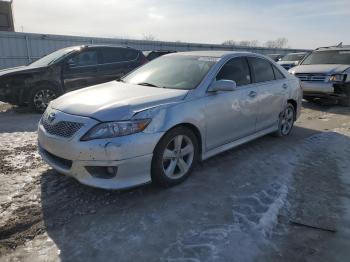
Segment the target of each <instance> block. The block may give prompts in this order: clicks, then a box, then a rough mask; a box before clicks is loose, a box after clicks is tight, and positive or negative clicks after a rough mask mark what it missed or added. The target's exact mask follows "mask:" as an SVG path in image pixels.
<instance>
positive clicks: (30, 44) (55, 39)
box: [0, 32, 306, 69]
mask: <svg viewBox="0 0 350 262" xmlns="http://www.w3.org/2000/svg"><path fill="white" fill-rule="evenodd" d="M84 44H85V45H86V44H107V45H118V46H129V47H133V48H136V49H139V50H176V51H190V50H236V51H237V50H241V51H251V52H256V53H261V54H286V53H290V52H301V51H306V50H301V49H278V48H265V47H242V46H230V45H216V44H199V43H184V42H165V41H147V40H131V39H116V38H97V37H81V36H66V35H47V34H32V33H17V32H0V69H2V68H8V67H15V66H20V65H25V64H28V63H30V62H32V61H34V60H36V59H38V58H40V57H42V56H44V55H46V54H48V53H51V52H53V51H55V50H57V49H60V48H63V47H67V46H73V45H84Z"/></svg>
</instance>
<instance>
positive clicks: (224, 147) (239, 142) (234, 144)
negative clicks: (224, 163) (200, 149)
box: [202, 126, 277, 160]
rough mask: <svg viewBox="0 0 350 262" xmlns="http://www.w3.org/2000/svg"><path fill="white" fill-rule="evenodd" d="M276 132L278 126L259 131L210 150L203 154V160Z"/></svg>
mask: <svg viewBox="0 0 350 262" xmlns="http://www.w3.org/2000/svg"><path fill="white" fill-rule="evenodd" d="M276 130H277V127H276V126H272V127H269V128H267V129H264V130H261V131H259V132H257V133H254V134H252V135H250V136H246V137H243V138H240V139H238V140H235V141H233V142H231V143H228V144H225V145H222V146H219V147H217V148H214V149H211V150H209V151H207V152H205V153H203V154H202V160H205V159H208V158H210V157H212V156H215V155H217V154H219V153H222V152H224V151H227V150H229V149H231V148H234V147H237V146H239V145H242V144H244V143H247V142H249V141H251V140H254V139H256V138H259V137H262V136H265V135H267V134H270V133H272V132H274V131H276Z"/></svg>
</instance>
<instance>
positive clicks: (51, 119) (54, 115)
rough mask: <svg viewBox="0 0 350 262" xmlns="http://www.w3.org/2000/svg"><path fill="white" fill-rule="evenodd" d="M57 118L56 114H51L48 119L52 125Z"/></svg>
mask: <svg viewBox="0 0 350 262" xmlns="http://www.w3.org/2000/svg"><path fill="white" fill-rule="evenodd" d="M55 118H56V114H55V113H50V114H49V115H48V117H47V120H48V121H49V122H50V123H52V122H53V121H54V120H55Z"/></svg>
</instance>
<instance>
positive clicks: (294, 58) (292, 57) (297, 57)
mask: <svg viewBox="0 0 350 262" xmlns="http://www.w3.org/2000/svg"><path fill="white" fill-rule="evenodd" d="M304 56H305V54H288V55H285V56H284V57H282V59H281V61H300V60H301V59H303V58H304Z"/></svg>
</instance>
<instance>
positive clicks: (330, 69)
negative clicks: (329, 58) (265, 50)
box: [291, 64, 350, 75]
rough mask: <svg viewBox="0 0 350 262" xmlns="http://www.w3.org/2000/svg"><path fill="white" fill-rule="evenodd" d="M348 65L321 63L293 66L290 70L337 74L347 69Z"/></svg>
mask: <svg viewBox="0 0 350 262" xmlns="http://www.w3.org/2000/svg"><path fill="white" fill-rule="evenodd" d="M349 67H350V65H338V64H332V65H328V64H323V65H299V66H296V67H293V69H291V71H293V72H294V73H311V74H312V73H321V74H326V75H331V74H339V73H342V72H344V71H345V70H346V69H348V68H349Z"/></svg>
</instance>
